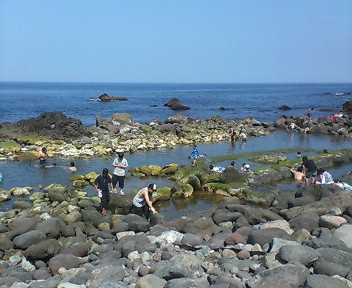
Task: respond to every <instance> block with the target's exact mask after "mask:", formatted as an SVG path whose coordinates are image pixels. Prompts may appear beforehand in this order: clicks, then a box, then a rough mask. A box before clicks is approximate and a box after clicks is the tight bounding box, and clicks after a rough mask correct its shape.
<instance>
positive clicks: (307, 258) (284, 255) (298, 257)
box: [279, 245, 319, 266]
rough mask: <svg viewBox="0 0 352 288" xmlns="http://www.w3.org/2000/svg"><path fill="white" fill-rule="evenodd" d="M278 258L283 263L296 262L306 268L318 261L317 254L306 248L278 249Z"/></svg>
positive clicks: (295, 246)
mask: <svg viewBox="0 0 352 288" xmlns="http://www.w3.org/2000/svg"><path fill="white" fill-rule="evenodd" d="M279 257H280V258H281V259H282V260H283V261H285V262H293V261H298V262H300V263H302V264H303V265H305V266H307V265H310V264H312V263H313V262H315V261H317V260H318V259H319V252H317V251H316V250H314V249H313V248H311V247H308V246H302V245H294V246H288V245H286V246H282V247H281V248H280V250H279Z"/></svg>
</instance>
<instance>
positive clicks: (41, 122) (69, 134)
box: [14, 112, 85, 139]
mask: <svg viewBox="0 0 352 288" xmlns="http://www.w3.org/2000/svg"><path fill="white" fill-rule="evenodd" d="M14 125H16V126H17V127H18V128H19V130H20V131H23V132H25V133H36V134H38V135H41V136H47V137H51V138H54V139H66V138H69V139H71V138H79V137H80V136H82V135H84V134H85V129H84V127H83V125H82V122H81V120H79V119H74V118H69V117H67V116H65V115H64V114H63V113H57V112H46V113H43V114H41V115H40V116H38V117H36V118H31V119H28V120H21V121H19V122H17V123H15V124H14Z"/></svg>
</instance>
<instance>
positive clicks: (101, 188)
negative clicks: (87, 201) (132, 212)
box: [94, 168, 113, 216]
mask: <svg viewBox="0 0 352 288" xmlns="http://www.w3.org/2000/svg"><path fill="white" fill-rule="evenodd" d="M109 184H110V185H111V189H113V187H112V182H111V178H110V176H109V170H108V169H107V168H104V169H103V171H102V173H101V175H99V176H98V177H97V178H96V179H95V181H94V187H95V191H97V193H98V196H99V197H100V198H101V202H100V211H101V214H103V215H104V216H105V215H106V214H107V209H108V205H109V201H110V193H109Z"/></svg>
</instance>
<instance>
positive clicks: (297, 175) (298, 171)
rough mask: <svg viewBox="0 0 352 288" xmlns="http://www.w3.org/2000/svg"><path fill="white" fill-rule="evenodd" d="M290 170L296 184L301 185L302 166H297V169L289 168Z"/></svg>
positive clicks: (302, 176)
mask: <svg viewBox="0 0 352 288" xmlns="http://www.w3.org/2000/svg"><path fill="white" fill-rule="evenodd" d="M290 171H291V173H292V175H293V178H294V179H295V181H296V184H297V185H301V184H302V182H303V178H304V173H303V172H302V171H303V169H302V166H300V167H298V168H297V169H294V168H291V169H290Z"/></svg>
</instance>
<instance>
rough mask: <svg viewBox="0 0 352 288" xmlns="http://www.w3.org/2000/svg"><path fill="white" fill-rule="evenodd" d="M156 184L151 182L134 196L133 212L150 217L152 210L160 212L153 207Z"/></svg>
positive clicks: (154, 212)
mask: <svg viewBox="0 0 352 288" xmlns="http://www.w3.org/2000/svg"><path fill="white" fill-rule="evenodd" d="M156 191H157V189H156V185H155V184H154V183H151V184H149V185H148V187H145V188H143V189H141V190H139V191H138V193H137V194H136V196H134V198H133V201H132V204H133V205H132V206H133V213H134V214H136V215H139V216H141V217H143V215H144V217H145V218H147V219H149V218H150V212H152V213H153V214H156V213H158V212H157V211H156V210H155V208H154V207H153V202H152V201H153V193H154V192H156Z"/></svg>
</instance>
